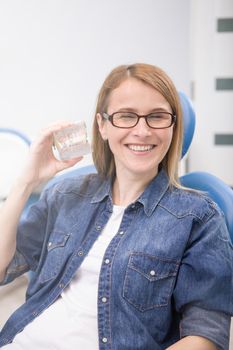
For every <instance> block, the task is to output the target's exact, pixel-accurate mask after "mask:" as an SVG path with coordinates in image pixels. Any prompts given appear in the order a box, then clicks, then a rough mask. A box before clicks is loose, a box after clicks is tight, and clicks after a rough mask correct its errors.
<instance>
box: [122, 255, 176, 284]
mask: <svg viewBox="0 0 233 350" xmlns="http://www.w3.org/2000/svg"><path fill="white" fill-rule="evenodd" d="M129 267H130V268H131V269H133V270H135V271H137V272H138V273H140V274H142V275H143V276H144V277H146V278H147V279H148V280H150V281H156V280H159V279H163V278H168V277H171V276H176V274H177V271H178V268H179V262H178V261H176V260H172V259H164V258H161V257H157V256H153V255H147V254H142V253H133V254H132V255H131V257H130V261H129Z"/></svg>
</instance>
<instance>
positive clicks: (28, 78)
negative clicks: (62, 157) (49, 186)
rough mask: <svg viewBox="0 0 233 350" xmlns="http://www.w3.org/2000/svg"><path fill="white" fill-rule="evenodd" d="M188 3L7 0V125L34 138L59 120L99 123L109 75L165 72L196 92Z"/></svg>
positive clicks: (2, 35)
mask: <svg viewBox="0 0 233 350" xmlns="http://www.w3.org/2000/svg"><path fill="white" fill-rule="evenodd" d="M188 23H189V1H187V0H176V1H174V0H146V1H143V0H117V1H109V0H99V1H94V0H1V1H0V49H1V52H0V77H1V78H0V118H1V119H0V126H15V127H18V128H20V129H22V130H23V131H25V132H26V133H27V134H29V135H30V136H33V135H34V134H35V132H36V131H37V130H38V129H39V128H41V127H42V126H46V125H47V124H48V123H50V122H54V121H56V120H58V119H61V118H62V119H67V118H68V119H71V120H73V119H86V120H87V123H88V125H90V123H91V122H90V121H91V119H92V114H93V110H94V106H95V101H96V95H97V92H98V89H99V87H100V85H101V83H102V81H103V79H104V78H105V76H106V74H107V73H108V72H109V71H110V70H111V69H112V68H113V67H114V66H115V65H118V64H122V63H131V62H135V61H145V62H148V63H153V64H157V65H159V66H161V67H162V68H164V69H165V70H166V71H167V72H168V73H169V74H170V75H171V76H172V78H173V79H174V80H175V83H176V84H177V86H178V88H179V89H182V90H184V91H186V92H187V91H188V89H189V32H188V30H187V28H188Z"/></svg>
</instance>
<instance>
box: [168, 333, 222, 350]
mask: <svg viewBox="0 0 233 350" xmlns="http://www.w3.org/2000/svg"><path fill="white" fill-rule="evenodd" d="M167 350H217V347H216V346H215V345H214V343H213V342H212V341H210V340H208V339H206V338H203V337H198V336H187V337H185V338H182V339H181V340H179V341H178V342H176V343H175V344H173V345H171V346H169V348H167Z"/></svg>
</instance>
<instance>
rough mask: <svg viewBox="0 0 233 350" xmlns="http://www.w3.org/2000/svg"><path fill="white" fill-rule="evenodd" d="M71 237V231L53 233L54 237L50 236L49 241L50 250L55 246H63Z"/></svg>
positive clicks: (48, 247)
mask: <svg viewBox="0 0 233 350" xmlns="http://www.w3.org/2000/svg"><path fill="white" fill-rule="evenodd" d="M69 237H70V233H64V232H56V233H53V235H52V237H50V239H49V241H48V243H47V249H48V252H49V251H50V250H52V249H54V248H57V247H63V246H64V245H65V244H66V242H67V240H68V238H69Z"/></svg>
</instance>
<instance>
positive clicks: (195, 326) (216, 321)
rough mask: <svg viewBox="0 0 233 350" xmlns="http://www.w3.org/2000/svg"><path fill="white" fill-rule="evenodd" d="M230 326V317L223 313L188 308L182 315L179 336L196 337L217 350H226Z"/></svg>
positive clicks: (194, 307) (193, 307)
mask: <svg viewBox="0 0 233 350" xmlns="http://www.w3.org/2000/svg"><path fill="white" fill-rule="evenodd" d="M230 325H231V317H230V316H229V315H227V314H225V313H223V312H220V311H211V310H205V309H203V308H199V307H197V306H188V307H186V308H185V310H184V311H183V314H182V320H181V322H180V336H181V338H183V337H186V336H188V335H198V336H200V337H204V338H207V339H209V340H211V341H212V342H213V343H215V345H216V346H217V348H218V349H219V350H228V349H229V341H230Z"/></svg>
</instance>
